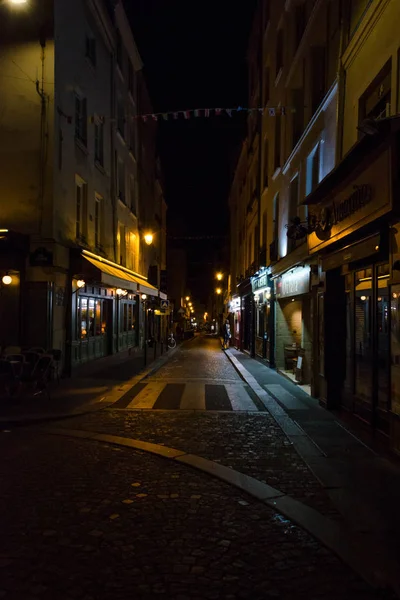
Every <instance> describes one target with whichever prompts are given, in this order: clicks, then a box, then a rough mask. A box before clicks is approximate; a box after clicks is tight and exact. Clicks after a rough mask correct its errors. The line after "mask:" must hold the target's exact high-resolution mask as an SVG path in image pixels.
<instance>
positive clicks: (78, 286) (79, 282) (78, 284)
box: [76, 279, 86, 289]
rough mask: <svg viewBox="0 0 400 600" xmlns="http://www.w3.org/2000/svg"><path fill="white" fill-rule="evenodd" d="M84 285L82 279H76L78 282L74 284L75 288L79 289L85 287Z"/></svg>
mask: <svg viewBox="0 0 400 600" xmlns="http://www.w3.org/2000/svg"><path fill="white" fill-rule="evenodd" d="M85 285H86V283H85V281H83V279H78V281H77V282H76V287H77V288H79V289H81V288H83V287H85Z"/></svg>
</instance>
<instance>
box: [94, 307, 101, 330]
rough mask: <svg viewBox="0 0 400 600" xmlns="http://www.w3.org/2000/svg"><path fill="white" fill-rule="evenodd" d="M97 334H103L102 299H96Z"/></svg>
mask: <svg viewBox="0 0 400 600" xmlns="http://www.w3.org/2000/svg"><path fill="white" fill-rule="evenodd" d="M95 324H96V335H101V300H96V322H95Z"/></svg>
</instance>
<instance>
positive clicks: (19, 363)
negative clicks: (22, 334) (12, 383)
mask: <svg viewBox="0 0 400 600" xmlns="http://www.w3.org/2000/svg"><path fill="white" fill-rule="evenodd" d="M5 359H6V361H8V362H9V363H10V364H11V365H12V369H13V371H14V374H15V375H16V376H17V377H19V376H20V375H21V374H22V371H23V368H24V363H25V356H24V355H23V354H7V355H6V356H5Z"/></svg>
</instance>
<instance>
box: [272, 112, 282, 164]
mask: <svg viewBox="0 0 400 600" xmlns="http://www.w3.org/2000/svg"><path fill="white" fill-rule="evenodd" d="M280 166H281V116H280V115H276V116H275V156H274V168H275V170H276V169H278V168H279V167H280Z"/></svg>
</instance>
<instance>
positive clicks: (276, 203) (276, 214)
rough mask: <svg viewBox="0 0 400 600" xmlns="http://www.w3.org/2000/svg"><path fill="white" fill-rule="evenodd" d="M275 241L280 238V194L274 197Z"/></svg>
mask: <svg viewBox="0 0 400 600" xmlns="http://www.w3.org/2000/svg"><path fill="white" fill-rule="evenodd" d="M273 208H274V242H277V241H278V238H279V194H276V196H275V198H274V206H273Z"/></svg>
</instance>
